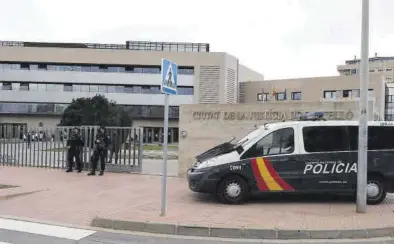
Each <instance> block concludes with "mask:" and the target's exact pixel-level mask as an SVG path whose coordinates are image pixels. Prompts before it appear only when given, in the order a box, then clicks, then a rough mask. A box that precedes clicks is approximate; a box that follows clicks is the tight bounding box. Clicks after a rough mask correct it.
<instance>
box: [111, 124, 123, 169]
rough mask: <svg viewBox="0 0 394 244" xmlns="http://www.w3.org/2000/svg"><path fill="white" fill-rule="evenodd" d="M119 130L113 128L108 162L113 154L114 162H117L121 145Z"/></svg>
mask: <svg viewBox="0 0 394 244" xmlns="http://www.w3.org/2000/svg"><path fill="white" fill-rule="evenodd" d="M121 134H122V133H121V131H120V130H115V131H114V132H113V133H112V136H111V139H110V140H111V145H110V154H109V160H108V163H112V157H113V155H114V154H115V164H117V163H118V159H119V151H120V148H121V145H122V138H121Z"/></svg>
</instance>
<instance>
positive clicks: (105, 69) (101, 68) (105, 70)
mask: <svg viewBox="0 0 394 244" xmlns="http://www.w3.org/2000/svg"><path fill="white" fill-rule="evenodd" d="M99 70H100V72H108V67H105V66H100V67H99Z"/></svg>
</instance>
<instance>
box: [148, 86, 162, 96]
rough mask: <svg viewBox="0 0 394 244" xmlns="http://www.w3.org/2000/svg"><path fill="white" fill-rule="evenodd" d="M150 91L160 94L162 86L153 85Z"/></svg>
mask: <svg viewBox="0 0 394 244" xmlns="http://www.w3.org/2000/svg"><path fill="white" fill-rule="evenodd" d="M150 91H151V93H152V94H160V87H159V86H151V87H150Z"/></svg>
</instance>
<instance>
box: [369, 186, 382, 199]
mask: <svg viewBox="0 0 394 244" xmlns="http://www.w3.org/2000/svg"><path fill="white" fill-rule="evenodd" d="M379 193H380V188H379V186H378V185H377V184H376V183H368V185H367V196H368V197H370V198H375V197H377V196H379Z"/></svg>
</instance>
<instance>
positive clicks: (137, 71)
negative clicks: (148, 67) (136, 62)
mask: <svg viewBox="0 0 394 244" xmlns="http://www.w3.org/2000/svg"><path fill="white" fill-rule="evenodd" d="M142 72H143V69H142V68H138V67H137V68H134V73H142Z"/></svg>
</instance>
